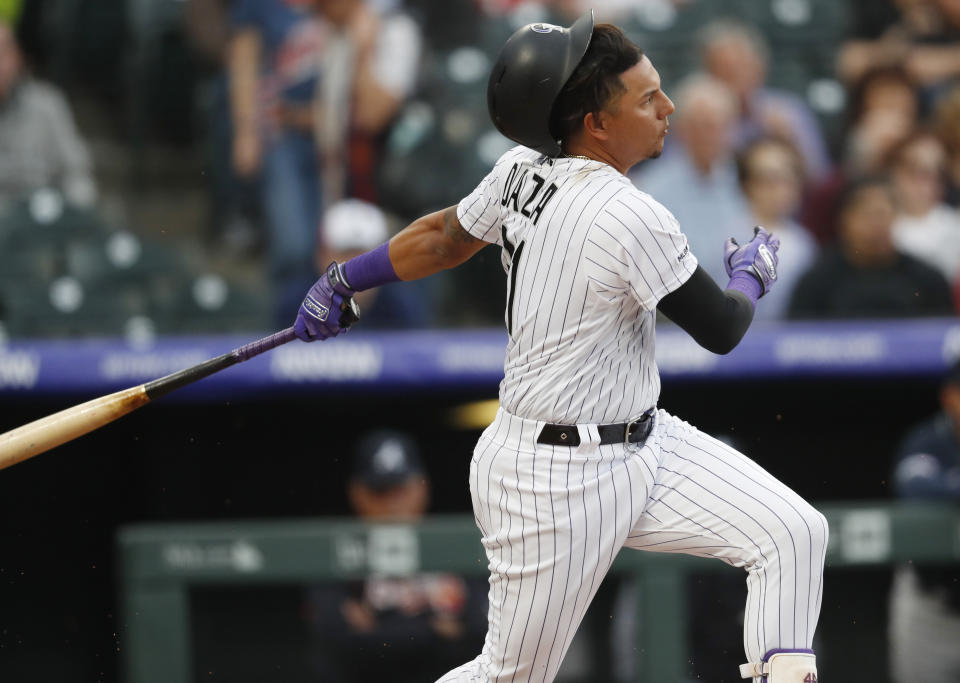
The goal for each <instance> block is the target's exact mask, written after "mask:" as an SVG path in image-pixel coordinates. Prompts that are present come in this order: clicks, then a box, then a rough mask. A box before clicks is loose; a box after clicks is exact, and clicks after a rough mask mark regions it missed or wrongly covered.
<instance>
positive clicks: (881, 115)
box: [800, 66, 920, 245]
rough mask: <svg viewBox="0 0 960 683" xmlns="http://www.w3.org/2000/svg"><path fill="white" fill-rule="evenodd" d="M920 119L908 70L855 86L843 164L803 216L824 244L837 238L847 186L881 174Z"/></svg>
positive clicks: (874, 73) (875, 75)
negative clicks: (889, 156)
mask: <svg viewBox="0 0 960 683" xmlns="http://www.w3.org/2000/svg"><path fill="white" fill-rule="evenodd" d="M919 121H920V103H919V100H918V97H917V92H916V84H915V83H914V82H913V80H912V79H911V78H910V76H909V75H908V74H907V72H906V71H904V69H903V68H902V67H900V66H882V67H877V68H875V69H872V70H870V71H868V72H866V73H865V74H864V75H863V76H862V77H861V79H860V80H859V81H857V83H855V84H854V85H853V86H852V88H851V89H850V96H849V98H848V104H847V112H846V121H845V122H844V126H843V131H842V135H841V139H840V143H839V147H840V156H841V159H840V163H839V164H838V165H837V166H836V167H835V168H834V169H833V171H832V172H831V173H830V174H829V175H828V176H827V177H826V178H824V179H822V180H821V181H820V182H819V183H816V184H815V185H814V187H813V188H812V189H811V192H810V193H809V195H808V196H807V198H806V199H805V200H804V203H803V207H802V213H801V216H800V222H801V223H802V224H803V225H805V226H807V228H809V229H810V231H811V232H813V234H814V235H815V236H816V237H817V240H818V241H819V242H820V244H821V245H825V244H830V243H832V242H833V240H834V239H835V237H836V235H835V234H834V230H835V227H836V225H837V221H836V215H835V213H834V210H835V208H836V204H837V198H838V196H839V194H840V192H841V191H842V190H843V188H844V187H845V186H846V185H847V184H848V183H849V182H850V181H851V180H852V179H854V178H858V177H860V176H864V175H870V174H873V173H879V172H881V171H882V166H883V161H884V158H885V157H886V155H887V154H888V152H889V151H890V149H891V148H892V147H893V146H894V145H896V144H897V142H899V141H900V140H903V139H904V138H906V137H907V136H908V135H909V134H910V133H911V132H912V131H913V130H914V128H916V126H917V125H918V122H919Z"/></svg>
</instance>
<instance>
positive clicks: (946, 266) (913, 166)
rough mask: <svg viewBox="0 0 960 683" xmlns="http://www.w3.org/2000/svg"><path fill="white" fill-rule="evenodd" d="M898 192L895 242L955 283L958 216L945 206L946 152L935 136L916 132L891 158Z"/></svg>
mask: <svg viewBox="0 0 960 683" xmlns="http://www.w3.org/2000/svg"><path fill="white" fill-rule="evenodd" d="M887 167H888V169H889V172H890V176H891V178H892V179H893V187H894V190H895V191H896V193H897V204H898V211H897V219H896V221H894V224H893V243H894V244H895V245H896V247H897V248H898V249H899V250H900V251H902V252H903V253H905V254H910V255H912V256H915V257H916V258H918V259H920V260H921V261H923V262H924V263H926V264H928V265H931V266H933V267H934V268H936V269H937V270H939V271H940V272H941V273H942V274H943V276H944V277H945V278H947V280H948V281H949V282H951V283H954V282H956V280H957V276H958V275H960V212H958V211H957V209H955V208H953V207H952V206H949V205H947V204H945V203H944V202H943V195H944V178H945V177H946V170H947V153H946V150H945V149H944V147H943V143H941V142H940V140H939V139H938V138H937V137H936V136H935V135H934V134H933V133H931V132H926V131H922V130H918V131H916V132H915V133H913V134H912V135H911V136H909V137H908V138H907V139H906V140H903V141H901V142H900V143H899V144H898V145H897V146H895V147H894V148H893V149H892V150H891V151H890V153H889V154H888V162H887Z"/></svg>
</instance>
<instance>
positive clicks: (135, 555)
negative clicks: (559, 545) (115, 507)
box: [117, 502, 960, 683]
mask: <svg viewBox="0 0 960 683" xmlns="http://www.w3.org/2000/svg"><path fill="white" fill-rule="evenodd" d="M818 508H819V509H820V510H821V511H822V512H823V513H824V515H826V517H827V519H828V520H829V522H830V529H831V532H830V544H829V546H828V551H827V568H828V569H827V571H828V572H829V571H831V570H833V569H836V568H843V567H869V566H889V565H893V564H897V563H901V562H909V561H913V562H922V561H926V562H953V561H960V507H957V506H951V505H945V504H932V503H931V504H926V503H923V504H920V503H918V504H892V503H889V502H877V503H870V502H858V503H850V504H840V503H837V504H829V505H826V504H825V505H822V506H818ZM117 546H118V552H119V568H120V573H121V576H120V579H121V591H122V596H121V597H122V603H123V607H122V609H123V634H122V643H123V660H124V680H126V681H127V682H128V683H188V682H189V681H191V671H192V668H191V661H192V660H191V640H190V632H189V630H190V600H189V590H190V589H191V588H195V587H201V586H224V585H233V586H241V585H265V584H282V583H291V584H298V583H311V582H317V581H326V580H339V579H349V578H355V577H358V576H362V575H365V574H368V573H372V572H378V573H383V574H404V573H409V572H416V571H450V572H458V573H461V574H464V575H485V574H486V573H487V566H486V561H485V558H484V555H483V548H482V547H481V545H480V537H479V532H478V531H477V528H476V527H475V525H474V523H473V520H472V519H471V518H470V517H469V516H449V517H434V518H430V519H429V520H428V521H426V522H424V523H423V524H419V525H414V526H411V525H404V524H391V525H365V524H362V523H357V522H355V521H352V520H347V519H335V518H325V519H304V520H285V521H270V522H248V521H243V522H214V523H196V524H138V525H131V526H127V527H124V528H122V529H121V530H120V531H119V532H118V537H117ZM711 568H717V569H726V570H727V571H733V570H731V569H730V568H729V567H728V566H727V565H725V564H723V563H721V562H716V561H711V560H705V559H699V558H693V557H687V556H683V555H665V554H656V553H645V552H631V551H623V552H621V553H620V554H619V556H618V557H617V559H616V561H615V563H614V565H613V569H612V571H613V572H619V573H625V574H629V575H632V577H633V578H634V579H635V581H636V582H637V583H636V585H637V586H638V588H639V590H637V591H635V594H636V596H637V597H636V600H637V604H636V609H637V612H638V622H637V623H638V626H639V630H640V632H639V634H638V647H637V649H636V656H637V662H636V670H637V672H638V677H639V679H640V680H645V681H682V680H684V676H685V670H686V647H687V646H686V641H687V639H686V637H685V622H684V619H685V618H684V616H683V615H684V614H685V613H686V611H685V599H686V596H685V589H684V579H685V576H686V574H687V573H688V572H690V571H704V570H709V569H711Z"/></svg>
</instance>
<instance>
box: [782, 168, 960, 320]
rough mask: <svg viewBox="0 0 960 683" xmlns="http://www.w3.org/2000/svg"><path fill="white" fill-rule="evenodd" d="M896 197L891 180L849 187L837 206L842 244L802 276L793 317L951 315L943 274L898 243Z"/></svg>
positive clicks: (874, 179) (879, 178)
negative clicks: (899, 247)
mask: <svg viewBox="0 0 960 683" xmlns="http://www.w3.org/2000/svg"><path fill="white" fill-rule="evenodd" d="M896 216H897V198H896V194H895V192H894V189H893V185H892V183H891V182H890V179H889V178H887V177H886V176H869V177H866V178H861V179H859V180H856V181H854V182H852V183H850V184H849V185H848V186H847V187H846V188H845V189H844V191H843V193H842V194H841V196H840V199H839V201H838V208H837V221H838V228H837V243H836V244H835V245H833V246H831V247H828V248H826V249H824V250H823V252H821V255H820V256H819V257H818V259H817V260H816V261H815V262H814V264H813V265H812V266H811V267H810V269H809V270H808V271H807V272H806V273H804V274H803V276H802V277H801V278H800V281H799V282H798V283H797V285H796V287H795V288H794V290H793V296H792V297H791V299H790V307H789V317H791V318H813V319H826V318H832V319H844V318H907V317H919V316H949V315H951V314H952V313H953V301H952V298H951V293H950V287H949V285H948V284H947V281H946V279H945V278H944V277H943V275H941V274H940V272H939V271H937V270H936V269H934V268H933V267H932V266H928V265H926V264H925V263H923V262H922V261H920V260H918V259H916V258H914V257H913V256H910V255H908V254H904V253H903V252H901V251H899V250H898V249H897V248H896V246H895V245H894V242H893V224H894V220H895V219H896Z"/></svg>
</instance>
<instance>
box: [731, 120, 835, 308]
mask: <svg viewBox="0 0 960 683" xmlns="http://www.w3.org/2000/svg"><path fill="white" fill-rule="evenodd" d="M737 177H738V178H739V180H740V187H741V188H742V189H743V194H744V196H745V197H746V199H747V204H748V205H749V207H750V214H751V218H752V222H751V223H749V224H752V225H762V226H763V227H764V228H766V229H767V231H768V232H770V233H772V234H774V235H776V236H777V237H778V238H779V239H780V251H779V257H780V260H779V263H778V265H777V287H776V288H775V289H774V290H772V291H771V292H770V293H769V294H767V295H766V296H765V297H764V300H763V302H764V305H763V306H758V307H757V308H756V310H755V312H754V320H761V319H766V320H776V319H780V318H784V317H786V313H787V306H788V304H789V302H790V295H791V293H792V292H793V288H794V287H795V286H796V284H797V281H798V280H799V279H800V276H801V275H803V273H805V272H806V271H807V269H808V268H809V267H810V266H811V265H812V263H813V261H814V259H815V258H816V256H817V251H818V245H817V242H816V240H815V239H814V238H813V235H811V234H810V232H809V231H808V230H807V229H806V228H805V227H803V226H802V225H800V224H799V223H798V222H797V221H796V220H795V219H794V218H793V215H794V213H795V212H796V210H797V208H798V207H799V205H800V199H801V197H802V195H803V189H804V184H805V178H804V173H803V158H802V157H801V156H800V154H799V152H797V150H796V148H795V147H794V146H793V145H792V144H791V143H790V142H788V141H786V140H783V139H781V138H774V137H765V138H758V139H757V140H754V141H753V142H750V143H748V144H747V145H746V147H744V148H743V149H742V150H741V151H740V153H739V155H738V156H737ZM741 232H742V231H741Z"/></svg>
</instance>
